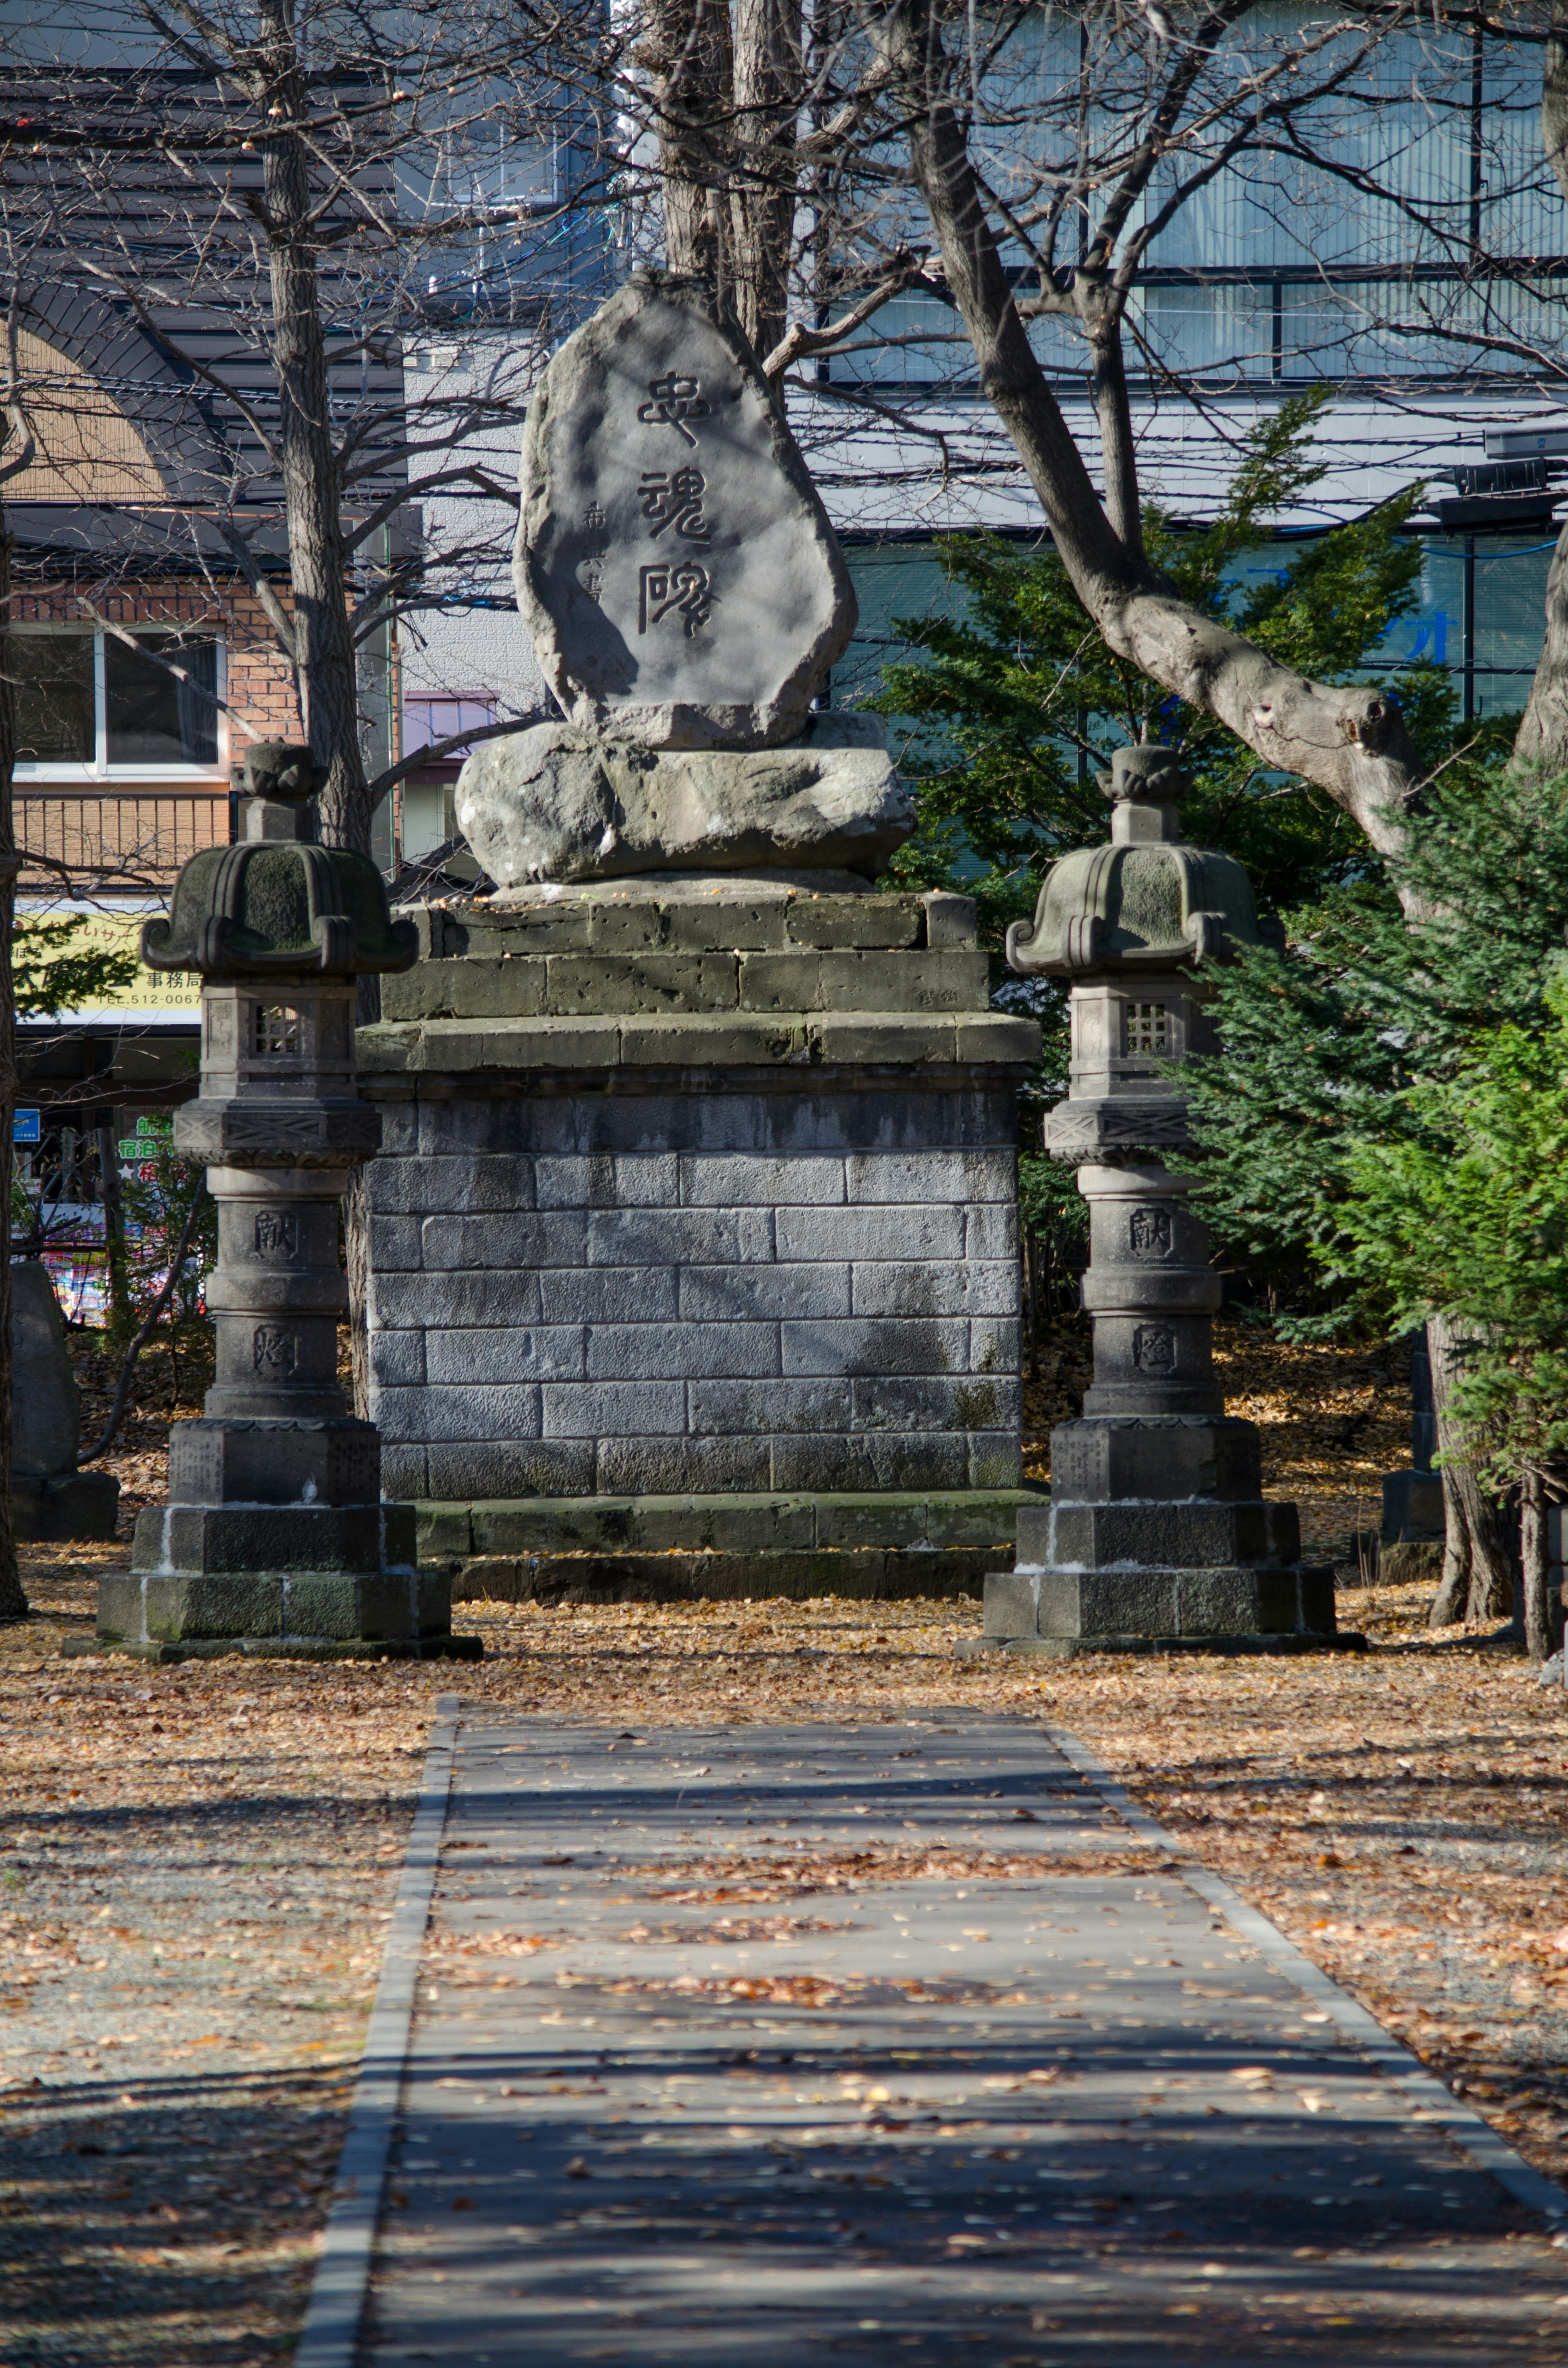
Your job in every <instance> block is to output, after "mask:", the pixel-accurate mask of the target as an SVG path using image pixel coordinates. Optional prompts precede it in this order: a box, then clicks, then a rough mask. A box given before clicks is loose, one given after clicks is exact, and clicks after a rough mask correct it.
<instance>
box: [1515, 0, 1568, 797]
mask: <svg viewBox="0 0 1568 2368" xmlns="http://www.w3.org/2000/svg"><path fill="white" fill-rule="evenodd" d="M1540 141H1541V146H1542V147H1543V148H1544V149H1545V151H1546V161H1547V163H1548V164H1549V165H1551V169H1552V171H1553V172H1554V173H1555V174H1556V176H1557V186H1558V188H1560V189H1561V190H1562V195H1563V197H1564V198H1568V27H1565V26H1562V25H1553V26H1552V27H1551V30H1550V31H1549V33H1548V34H1547V38H1546V48H1545V51H1544V54H1543V61H1542V67H1541V85H1540ZM1514 762H1515V763H1516V764H1521V765H1539V766H1540V768H1542V770H1543V771H1545V772H1549V773H1559V772H1568V527H1564V529H1563V530H1562V536H1561V538H1560V540H1559V541H1558V545H1557V549H1556V551H1555V552H1554V553H1553V554H1552V561H1551V570H1550V572H1549V574H1548V575H1547V579H1546V640H1545V643H1544V644H1543V646H1542V649H1541V654H1540V665H1539V666H1537V668H1536V670H1535V680H1534V681H1533V683H1532V684H1531V685H1530V695H1529V704H1528V706H1527V707H1526V709H1525V712H1524V715H1523V717H1522V718H1521V720H1520V723H1519V729H1518V734H1517V737H1516V739H1515V742H1514Z"/></svg>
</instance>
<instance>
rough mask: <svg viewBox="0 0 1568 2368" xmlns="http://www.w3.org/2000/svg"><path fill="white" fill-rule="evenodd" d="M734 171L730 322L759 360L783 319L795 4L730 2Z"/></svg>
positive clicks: (796, 56)
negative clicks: (737, 324)
mask: <svg viewBox="0 0 1568 2368" xmlns="http://www.w3.org/2000/svg"><path fill="white" fill-rule="evenodd" d="M734 43H735V58H734V96H735V111H736V118H737V122H736V133H735V147H736V165H737V170H736V173H735V176H734V181H733V187H732V189H731V194H730V235H731V243H732V249H733V282H734V286H733V304H734V308H735V315H736V318H737V319H738V320H739V322H740V324H741V326H742V328H743V329H744V331H745V333H746V336H748V337H749V338H750V339H751V342H752V345H753V347H755V349H756V353H757V354H758V355H759V356H760V357H762V358H763V359H766V358H767V355H769V354H770V353H772V351H773V349H774V347H776V346H777V345H778V341H779V339H780V338H781V337H782V336H783V335H784V332H785V329H786V328H787V327H788V325H789V318H790V252H791V248H792V245H793V243H794V234H795V193H796V177H797V169H798V167H797V155H796V117H797V114H798V111H799V108H800V103H801V0H736V5H735V20H734Z"/></svg>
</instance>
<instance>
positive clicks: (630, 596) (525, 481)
mask: <svg viewBox="0 0 1568 2368" xmlns="http://www.w3.org/2000/svg"><path fill="white" fill-rule="evenodd" d="M520 493H521V514H520V518H519V522H518V528H517V560H516V571H515V572H516V576H517V605H518V608H519V609H520V610H521V612H522V615H523V618H524V620H525V621H526V622H527V625H528V631H529V632H530V633H531V635H532V637H533V642H534V647H535V649H536V650H537V652H538V654H539V658H540V666H542V667H543V669H544V674H545V677H546V680H547V681H548V682H549V683H550V686H551V689H552V690H553V691H554V692H555V695H556V697H557V698H558V699H559V700H560V701H561V704H562V709H563V710H564V712H565V713H566V715H567V716H568V718H569V719H570V721H571V722H572V723H575V724H579V725H581V726H584V727H586V728H592V729H596V730H597V731H600V732H602V733H605V734H613V735H615V736H617V737H619V736H624V737H626V738H627V739H630V740H633V741H641V742H642V743H643V744H645V745H646V746H649V747H654V748H664V747H669V748H710V747H731V748H755V747H760V746H767V745H769V744H771V743H773V742H776V741H779V740H786V739H789V738H790V736H791V735H792V734H795V733H797V732H798V731H800V729H801V726H802V725H803V724H804V723H805V720H806V713H807V710H808V708H809V707H810V704H811V700H812V696H813V694H814V693H815V692H816V690H817V689H819V688H820V686H821V684H822V681H823V678H824V676H825V674H826V672H827V670H828V668H829V667H830V666H832V665H833V663H834V661H835V658H837V657H838V656H840V655H841V654H842V652H843V651H844V649H845V647H846V643H847V642H848V640H849V636H850V634H851V633H852V632H854V630H855V622H856V609H855V596H854V593H853V592H852V590H851V589H850V585H849V577H848V574H847V572H846V568H845V565H844V561H843V558H842V556H841V554H840V552H839V549H838V545H837V542H836V541H835V536H834V532H833V529H832V528H831V527H830V525H829V524H828V521H827V514H826V512H825V511H824V508H823V506H822V503H821V500H820V499H819V497H818V495H817V492H816V488H815V486H814V485H813V484H812V481H811V478H810V476H809V475H808V473H807V471H806V465H805V462H804V461H802V460H801V455H800V452H799V451H798V450H797V449H796V445H795V440H794V438H793V437H792V436H791V435H790V430H789V427H788V425H787V424H786V422H785V418H784V415H783V412H782V411H781V410H780V408H779V405H778V399H777V397H776V396H775V395H774V393H773V391H772V389H771V388H770V387H769V385H768V383H767V380H766V379H765V378H764V377H763V375H762V372H761V370H759V369H758V367H757V363H756V356H755V355H754V354H753V353H752V351H751V349H750V347H748V345H747V344H746V341H745V339H744V336H742V334H741V331H740V329H739V327H738V326H737V325H736V324H735V322H734V320H733V317H732V316H731V314H730V313H728V312H727V311H726V310H725V309H724V308H723V307H722V305H720V304H719V303H718V302H715V300H714V298H713V295H712V293H711V291H710V290H709V289H708V288H707V287H706V286H705V284H704V283H703V282H702V281H701V280H699V279H680V278H676V277H675V276H673V275H671V274H669V273H666V272H655V271H637V272H634V273H633V274H632V276H631V279H630V280H629V281H628V282H627V284H626V286H625V287H623V288H621V289H620V290H619V291H618V292H617V293H616V294H615V295H614V296H613V297H611V299H610V301H609V302H608V304H606V305H605V306H604V307H603V308H602V310H601V311H599V312H598V313H596V314H595V316H594V318H593V319H592V320H591V321H589V322H588V323H587V324H585V326H584V327H583V328H581V329H579V330H578V331H577V333H576V335H575V336H572V337H569V338H568V339H567V341H566V343H565V344H564V345H563V346H562V348H561V350H560V351H559V353H557V354H556V355H555V356H554V358H553V359H552V360H551V364H550V366H549V368H548V369H547V370H546V371H545V373H544V376H543V378H542V379H541V380H540V384H539V386H538V388H537V390H536V392H535V393H534V397H533V400H532V402H531V404H529V407H528V426H527V428H526V430H525V433H524V438H523V456H522V474H521V483H520Z"/></svg>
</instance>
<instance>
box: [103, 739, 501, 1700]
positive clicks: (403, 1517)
mask: <svg viewBox="0 0 1568 2368" xmlns="http://www.w3.org/2000/svg"><path fill="white" fill-rule="evenodd" d="M245 771H246V785H247V787H248V789H249V791H250V792H251V794H250V795H249V796H248V798H247V799H246V800H245V802H244V809H243V828H244V837H243V838H242V839H241V840H240V841H239V842H238V843H237V844H236V845H234V846H231V847H222V848H208V849H206V850H204V851H203V852H202V853H200V854H199V855H195V856H193V857H192V858H191V860H190V861H189V862H188V863H187V865H186V866H185V868H184V870H183V871H181V873H180V875H179V878H178V880H177V882H176V886H175V894H174V905H173V910H172V913H171V916H170V917H169V919H168V920H166V921H163V920H155V921H149V922H148V923H147V924H146V926H145V928H143V930H142V960H143V962H146V963H147V964H148V965H149V967H150V968H152V969H153V970H187V971H199V973H201V979H202V994H201V1091H200V1095H199V1099H197V1100H195V1101H193V1102H187V1103H186V1104H185V1105H184V1106H183V1107H182V1108H181V1109H180V1110H179V1111H178V1112H177V1114H176V1119H175V1142H176V1146H177V1148H178V1149H179V1150H180V1151H181V1152H182V1153H183V1154H184V1155H185V1156H186V1157H187V1158H189V1159H192V1160H199V1161H200V1162H202V1163H203V1164H204V1165H205V1167H206V1168H207V1184H208V1189H209V1190H210V1192H211V1194H212V1197H213V1199H214V1200H215V1201H216V1202H217V1204H218V1264H217V1268H216V1269H215V1270H214V1272H213V1273H212V1275H211V1276H210V1279H209V1281H208V1286H207V1304H208V1306H209V1308H210V1311H211V1313H212V1315H213V1316H214V1318H215V1321H216V1326H217V1338H218V1346H217V1373H216V1378H215V1379H214V1382H213V1384H212V1387H211V1389H210V1390H209V1392H208V1394H207V1400H206V1411H205V1415H204V1417H203V1418H202V1419H200V1420H199V1421H196V1422H183V1423H176V1424H175V1426H174V1427H173V1429H171V1431H170V1433H169V1489H168V1503H167V1504H166V1505H165V1506H148V1507H146V1508H144V1509H143V1510H142V1512H141V1513H140V1514H139V1515H138V1516H137V1521H136V1534H135V1540H134V1543H133V1547H132V1551H131V1569H130V1571H129V1572H116V1573H112V1574H109V1575H108V1576H106V1577H105V1578H104V1579H103V1580H102V1581H101V1583H100V1587H99V1593H98V1638H99V1642H100V1644H102V1645H110V1646H116V1647H119V1648H121V1649H126V1650H131V1651H133V1652H140V1653H142V1654H144V1655H146V1656H150V1657H153V1658H163V1659H180V1658H185V1657H187V1656H191V1655H203V1656H206V1655H214V1654H221V1653H234V1652H241V1653H247V1654H264V1655H277V1656H294V1657H301V1658H340V1657H363V1658H380V1657H382V1656H397V1657H406V1656H416V1657H417V1656H431V1655H437V1654H448V1653H454V1652H455V1653H459V1654H463V1655H472V1654H474V1653H476V1652H477V1650H478V1643H477V1639H470V1638H462V1637H454V1636H453V1635H452V1634H451V1633H450V1627H451V1601H450V1592H449V1587H448V1585H447V1582H446V1581H445V1580H443V1579H438V1578H437V1577H435V1576H434V1575H433V1574H431V1573H428V1572H426V1573H421V1572H418V1571H417V1570H416V1568H415V1517H414V1513H413V1511H412V1509H411V1508H409V1507H408V1506H406V1505H396V1504H391V1505H389V1504H383V1503H382V1501H381V1450H380V1441H379V1440H378V1438H377V1434H376V1429H375V1426H374V1425H373V1424H372V1423H369V1422H363V1421H358V1420H356V1419H355V1418H354V1417H351V1416H350V1415H349V1414H348V1412H347V1406H346V1405H345V1402H344V1397H343V1393H342V1391H341V1389H340V1388H339V1386H338V1381H337V1338H338V1323H339V1319H340V1317H341V1315H342V1313H343V1311H344V1309H345V1307H346V1305H347V1285H346V1282H345V1279H344V1275H343V1271H342V1268H341V1266H340V1264H339V1260H338V1248H337V1245H338V1209H339V1202H340V1201H341V1200H342V1197H343V1193H344V1190H345V1188H346V1186H347V1182H348V1179H349V1178H350V1176H351V1175H352V1173H353V1171H354V1169H355V1168H356V1167H358V1165H359V1164H360V1162H361V1161H363V1160H364V1159H366V1158H368V1157H369V1155H370V1154H371V1153H372V1152H373V1151H374V1150H375V1148H376V1144H377V1142H378V1140H379V1138H380V1133H381V1127H380V1122H379V1121H378V1119H377V1116H376V1113H375V1111H374V1110H372V1109H370V1108H369V1106H368V1105H367V1104H366V1103H365V1102H363V1101H362V1100H361V1099H359V1096H358V1092H357V1091H356V1087H355V1076H354V1001H355V988H356V980H357V978H358V974H359V973H361V972H365V971H372V972H379V973H394V972H397V971H400V970H403V969H406V967H407V966H408V964H409V963H410V962H413V961H414V960H415V933H414V931H413V929H412V928H410V926H409V925H408V924H407V923H406V922H399V923H397V924H396V925H393V924H392V921H391V919H390V916H389V915H388V912H387V901H386V891H385V888H384V886H383V884H382V882H381V874H380V872H379V871H377V870H376V867H375V865H374V864H373V863H372V862H371V861H370V860H369V857H368V856H363V855H356V854H352V853H349V852H347V851H346V850H344V849H342V848H324V847H320V846H318V845H316V844H315V842H314V838H313V836H312V805H311V799H312V793H313V791H314V787H315V774H314V769H313V767H312V763H311V758H310V752H309V750H307V749H298V748H289V747H286V746H282V745H280V744H278V743H275V742H263V743H261V744H259V745H258V746H256V747H254V748H252V749H251V750H250V752H249V754H248V756H247V757H246V760H245Z"/></svg>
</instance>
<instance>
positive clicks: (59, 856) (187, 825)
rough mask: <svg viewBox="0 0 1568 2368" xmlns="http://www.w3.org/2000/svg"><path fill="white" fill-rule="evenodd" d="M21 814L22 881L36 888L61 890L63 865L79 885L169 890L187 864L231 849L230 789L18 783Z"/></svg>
mask: <svg viewBox="0 0 1568 2368" xmlns="http://www.w3.org/2000/svg"><path fill="white" fill-rule="evenodd" d="M15 809H16V833H17V846H18V848H20V849H21V850H22V869H21V875H20V880H21V883H22V884H26V885H28V886H29V887H35V888H41V887H43V886H46V885H52V886H54V887H56V888H58V887H59V886H60V885H61V878H60V870H57V869H56V868H55V867H56V866H59V867H61V868H62V869H63V871H66V872H67V873H68V874H69V875H70V877H71V880H72V882H88V881H92V882H98V883H100V884H101V885H103V886H105V887H109V888H112V887H115V886H119V885H123V886H125V887H127V888H131V887H136V886H139V885H143V884H153V885H156V886H159V887H165V886H167V885H168V884H169V883H170V882H172V881H173V879H174V876H175V873H176V871H178V870H179V868H180V865H181V864H182V863H184V862H186V861H187V860H188V859H189V858H190V857H191V856H193V855H198V854H199V853H200V851H201V849H202V848H205V847H226V846H227V845H228V842H229V836H230V822H229V815H230V798H229V791H228V788H227V786H226V785H225V786H222V787H220V788H213V789H189V790H165V789H142V788H133V787H126V788H119V789H101V790H100V789H97V788H94V789H77V788H75V787H74V786H72V787H70V788H51V787H45V786H42V785H40V786H38V787H32V786H29V785H28V784H26V783H18V785H17V789H16V791H15ZM40 857H41V858H43V859H44V860H43V861H41V862H40V861H39V860H37V859H38V858H40Z"/></svg>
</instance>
